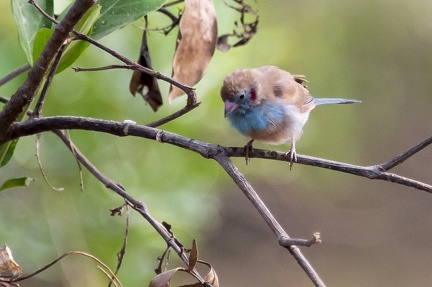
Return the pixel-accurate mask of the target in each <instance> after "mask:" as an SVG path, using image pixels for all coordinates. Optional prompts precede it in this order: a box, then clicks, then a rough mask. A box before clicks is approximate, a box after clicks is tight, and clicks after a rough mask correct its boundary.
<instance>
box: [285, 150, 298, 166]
mask: <svg viewBox="0 0 432 287" xmlns="http://www.w3.org/2000/svg"><path fill="white" fill-rule="evenodd" d="M286 155H287V156H288V157H289V160H290V161H289V167H290V170H292V167H293V163H294V162H297V154H296V151H295V149H293V148H291V150H290V151H289V152H287V153H286Z"/></svg>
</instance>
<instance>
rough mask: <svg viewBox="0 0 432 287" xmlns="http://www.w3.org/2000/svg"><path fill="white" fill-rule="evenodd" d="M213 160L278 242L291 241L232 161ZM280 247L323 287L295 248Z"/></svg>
mask: <svg viewBox="0 0 432 287" xmlns="http://www.w3.org/2000/svg"><path fill="white" fill-rule="evenodd" d="M214 159H215V160H216V161H217V162H218V163H219V164H220V165H221V166H222V167H223V169H224V170H225V171H226V172H227V173H228V175H229V176H230V177H231V178H232V180H233V181H234V182H235V183H236V184H237V186H238V187H239V188H240V189H241V191H243V193H244V195H245V196H246V197H247V198H248V199H249V201H250V202H251V203H252V204H253V206H254V207H255V208H256V210H257V211H258V213H259V214H260V215H261V217H262V218H263V219H264V221H265V222H266V223H267V225H268V226H269V227H270V229H271V230H272V231H273V233H274V234H275V235H276V237H277V239H278V241H279V242H285V243H286V242H288V241H289V240H292V239H291V238H290V237H289V236H288V234H287V233H286V232H285V230H283V228H282V226H280V224H279V222H278V221H277V220H276V219H275V218H274V216H273V214H272V213H271V212H270V210H269V209H268V208H267V207H266V206H265V204H264V202H263V201H262V200H261V198H260V197H259V196H258V194H257V193H256V192H255V190H254V189H253V187H252V186H251V185H250V184H249V182H248V181H247V180H246V178H245V177H244V175H243V174H242V173H241V172H240V171H239V170H238V169H237V167H236V166H235V165H234V164H233V163H232V161H231V160H230V159H229V158H228V157H227V156H226V155H217V156H215V157H214ZM304 241H306V240H304ZM293 242H297V243H298V242H299V241H298V240H294V241H292V242H291V243H293ZM302 242H303V241H302ZM280 244H281V243H280ZM281 246H283V247H285V248H286V249H287V250H288V251H289V252H290V253H291V255H292V256H293V257H294V258H295V259H296V261H297V263H298V264H299V265H300V267H301V268H302V269H303V271H304V272H305V273H306V274H307V275H308V276H309V278H310V279H311V280H312V282H313V283H314V284H315V286H325V284H324V282H323V281H322V280H321V278H320V277H319V275H318V273H317V272H316V271H315V270H314V268H313V267H312V265H311V264H310V263H309V261H308V260H307V259H306V257H304V255H303V254H302V253H301V251H300V249H299V248H298V247H297V246H295V245H292V244H281Z"/></svg>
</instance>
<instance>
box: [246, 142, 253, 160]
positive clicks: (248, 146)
mask: <svg viewBox="0 0 432 287" xmlns="http://www.w3.org/2000/svg"><path fill="white" fill-rule="evenodd" d="M253 141H254V140H250V141H249V142H248V143H247V144H246V145H245V146H244V153H245V161H246V165H247V164H248V163H249V162H250V157H249V154H253V152H254V150H253V146H252V143H253Z"/></svg>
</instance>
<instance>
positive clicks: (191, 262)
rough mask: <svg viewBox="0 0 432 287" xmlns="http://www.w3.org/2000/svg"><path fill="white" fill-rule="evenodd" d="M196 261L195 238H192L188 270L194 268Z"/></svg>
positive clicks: (196, 247)
mask: <svg viewBox="0 0 432 287" xmlns="http://www.w3.org/2000/svg"><path fill="white" fill-rule="evenodd" d="M197 261H198V246H197V243H196V240H195V239H194V240H193V241H192V249H191V252H190V255H189V266H188V271H189V272H190V271H192V270H193V269H194V268H195V265H196V264H197Z"/></svg>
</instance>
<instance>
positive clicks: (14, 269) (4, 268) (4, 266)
mask: <svg viewBox="0 0 432 287" xmlns="http://www.w3.org/2000/svg"><path fill="white" fill-rule="evenodd" d="M3 272H11V273H12V276H13V277H18V276H20V275H21V273H22V268H21V266H19V265H18V264H17V263H16V262H15V261H14V259H13V256H12V251H11V250H10V249H9V247H8V246H7V245H6V244H5V245H4V246H3V248H0V273H3Z"/></svg>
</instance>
